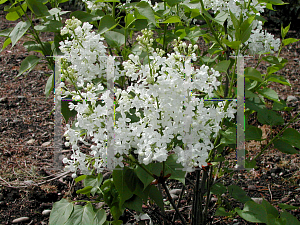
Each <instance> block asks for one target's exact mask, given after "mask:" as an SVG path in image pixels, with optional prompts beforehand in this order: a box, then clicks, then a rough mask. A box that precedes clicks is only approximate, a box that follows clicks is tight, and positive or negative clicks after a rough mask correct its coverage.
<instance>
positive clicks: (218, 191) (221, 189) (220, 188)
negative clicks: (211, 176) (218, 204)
mask: <svg viewBox="0 0 300 225" xmlns="http://www.w3.org/2000/svg"><path fill="white" fill-rule="evenodd" d="M210 191H211V193H213V194H215V195H222V194H223V193H225V192H226V191H227V189H226V187H225V186H224V185H223V184H221V183H215V184H214V185H213V186H212V187H211V190H210Z"/></svg>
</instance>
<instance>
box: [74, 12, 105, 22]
mask: <svg viewBox="0 0 300 225" xmlns="http://www.w3.org/2000/svg"><path fill="white" fill-rule="evenodd" d="M73 16H74V17H75V18H77V19H79V20H80V21H81V22H92V21H96V20H100V19H101V17H100V16H97V15H92V14H90V13H87V12H83V11H75V12H72V13H71V15H70V17H71V18H72V17H73Z"/></svg>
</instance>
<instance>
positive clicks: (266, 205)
mask: <svg viewBox="0 0 300 225" xmlns="http://www.w3.org/2000/svg"><path fill="white" fill-rule="evenodd" d="M261 205H262V206H263V207H264V208H265V210H266V211H267V214H271V215H272V216H274V217H275V218H277V217H278V216H279V213H278V211H277V209H276V208H275V207H274V206H272V205H271V204H270V203H269V202H267V201H266V200H264V199H263V200H262V203H261Z"/></svg>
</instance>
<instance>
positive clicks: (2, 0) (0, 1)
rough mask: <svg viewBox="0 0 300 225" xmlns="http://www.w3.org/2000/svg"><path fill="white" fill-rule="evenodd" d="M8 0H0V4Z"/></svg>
mask: <svg viewBox="0 0 300 225" xmlns="http://www.w3.org/2000/svg"><path fill="white" fill-rule="evenodd" d="M7 1H8V0H0V4H3V3H5V2H7Z"/></svg>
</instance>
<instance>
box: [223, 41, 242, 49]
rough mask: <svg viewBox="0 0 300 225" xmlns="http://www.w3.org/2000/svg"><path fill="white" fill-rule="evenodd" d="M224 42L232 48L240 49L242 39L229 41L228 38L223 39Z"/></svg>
mask: <svg viewBox="0 0 300 225" xmlns="http://www.w3.org/2000/svg"><path fill="white" fill-rule="evenodd" d="M223 42H224V44H226V45H227V46H228V47H230V48H232V49H238V48H239V47H240V45H241V41H228V40H227V39H223Z"/></svg>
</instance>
